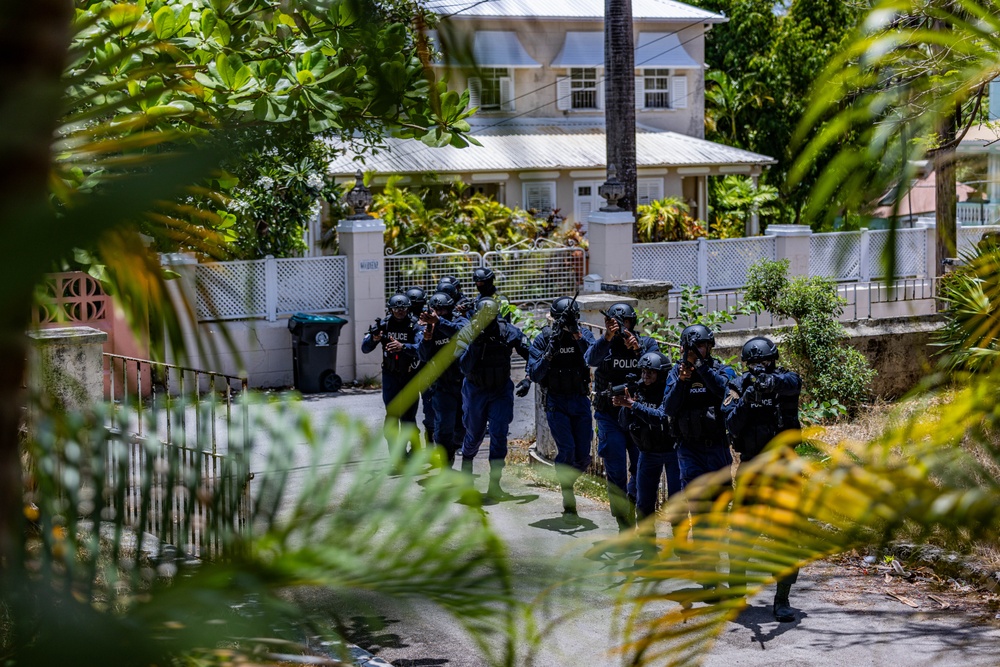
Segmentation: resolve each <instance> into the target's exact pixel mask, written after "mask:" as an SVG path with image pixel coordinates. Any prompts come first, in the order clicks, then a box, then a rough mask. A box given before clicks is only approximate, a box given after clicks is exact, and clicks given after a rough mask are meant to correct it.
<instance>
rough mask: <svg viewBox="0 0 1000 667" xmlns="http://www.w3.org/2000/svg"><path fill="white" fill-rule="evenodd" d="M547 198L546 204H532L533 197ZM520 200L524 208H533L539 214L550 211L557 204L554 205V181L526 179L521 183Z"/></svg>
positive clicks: (554, 208)
mask: <svg viewBox="0 0 1000 667" xmlns="http://www.w3.org/2000/svg"><path fill="white" fill-rule="evenodd" d="M538 197H540V198H542V200H543V201H542V203H544V199H545V198H548V200H549V201H548V204H549V205H548V206H533V205H532V201H531V200H532V199H533V198H538ZM521 202H522V204H521V205H522V207H523V208H524V210H526V211H527V210H528V209H532V208H533V209H535V210H536V211H538V213H539V214H547V213H550V212H552V211H554V210H556V208H558V206H557V205H556V182H555V181H528V182H526V183H522V184H521Z"/></svg>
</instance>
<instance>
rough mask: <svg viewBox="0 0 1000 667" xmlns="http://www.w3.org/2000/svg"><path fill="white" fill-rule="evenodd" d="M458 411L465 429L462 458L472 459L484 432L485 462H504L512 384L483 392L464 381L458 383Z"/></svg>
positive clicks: (512, 398) (511, 403)
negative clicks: (487, 449)
mask: <svg viewBox="0 0 1000 667" xmlns="http://www.w3.org/2000/svg"><path fill="white" fill-rule="evenodd" d="M462 409H463V410H464V414H463V418H462V423H463V424H464V426H465V440H464V441H463V442H462V458H466V459H472V458H475V456H476V454H478V453H479V447H480V445H481V444H482V442H483V438H484V437H485V436H486V431H487V428H488V429H489V433H490V456H489V459H490V461H504V460H505V459H506V458H507V433H508V432H509V431H510V423H511V422H512V421H514V383H513V382H511V381H510V380H507V384H505V385H504V386H502V387H500V388H499V389H484V388H482V387H477V386H476V385H474V384H472V383H471V382H469V381H468V380H466V381H465V382H463V383H462Z"/></svg>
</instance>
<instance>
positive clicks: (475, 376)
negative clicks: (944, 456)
mask: <svg viewBox="0 0 1000 667" xmlns="http://www.w3.org/2000/svg"><path fill="white" fill-rule="evenodd" d="M494 280H495V276H494V274H493V271H492V270H491V269H489V268H479V269H476V270H475V272H474V273H473V281H474V282H475V284H476V289H477V291H478V293H479V295H478V298H476V299H471V298H467V297H465V295H464V294H463V293H462V289H461V283H460V281H459V280H458V279H456V278H454V277H451V276H447V277H445V278H443V279H442V280H441V281H440V282H439V283H438V285H437V289H436V291H435V292H434V293H433V294H432V295H431V297H430V298H429V299H426V294H425V292H424V291H423V290H422V289H421V288H419V287H414V288H410V289H409V290H407V291H406V292H405V293H401V294H396V295H394V296H393V297H391V298H390V299H389V303H388V310H389V313H390V316H389V317H388V318H387V319H386V320H380V321H379V322H377V323H376V326H374V327H372V329H371V331H370V332H369V334H368V335H367V336H365V339H364V342H363V343H362V351H364V352H366V353H367V352H371V351H372V350H374V349H375V347H376V346H378V345H379V344H380V343H381V345H382V350H383V363H382V369H383V382H382V397H383V401H384V402H385V404H386V406H387V407H388V406H389V405H390V403H392V401H393V399H394V398H395V397H396V395H397V394H399V392H400V391H401V390H402V388H403V387H405V386H406V384H407V383H408V382H409V381H410V380H411V379H412V378H413V377H414V376H415V374H416V373H417V372H418V371H419V369H420V368H421V366H422V365H424V364H428V363H439V364H442V365H443V366H444V369H443V371H441V372H440V374H439V375H438V377H437V379H436V380H435V382H434V383H433V385H431V386H430V387H429V388H428V389H427V390H426V391H425V392H424V393H423V394H422V400H423V402H424V427H425V433H426V442H427V443H436V444H438V445H440V446H441V447H443V448H444V450H445V452H446V453H447V457H448V461H449V464H451V463H453V462H454V460H455V458H456V457H457V454H458V453H459V452H461V457H462V461H461V468H462V470H463V471H468V472H471V470H472V461H473V459H474V458H475V456H476V454H477V453H478V451H479V448H480V443H481V442H482V440H483V438H484V436H485V435H486V433H487V431H488V432H489V438H490V448H489V461H490V480H489V488H488V491H487V498H488V499H493V500H497V499H500V498H502V497H504V496H505V495H506V494H505V493H504V491H503V489H502V488H501V486H500V479H501V475H502V472H503V467H504V461H505V459H506V456H507V434H508V430H509V427H510V423H511V421H512V420H513V404H514V394H515V391H516V393H517V395H518V396H525V395H526V394H527V393H528V389H529V387H530V382H531V381H534V382H535V383H537V384H538V385H539V386H540V387H541V388H542V389H543V392H544V393H543V400H544V407H545V415H546V421H547V422H548V426H549V429H550V431H551V433H552V437H553V440H554V441H555V443H556V448H557V456H556V459H555V463H556V471H557V477H558V481H559V484H560V488H561V491H562V499H563V516H564V518H565V519H566V520H567V521H573V520H575V519H576V517H577V506H576V497H575V494H574V490H573V488H574V484H575V482H576V480H577V478H579V476H580V475H581V474H583V472H584V471H586V470H587V468H588V467H589V466H590V463H591V442H592V440H593V428H594V423H595V422H596V425H597V441H598V447H597V453H598V455H599V456H600V457H601V458H602V460H603V462H604V469H605V474H606V477H607V485H608V496H609V500H610V505H611V512H612V515H613V516H614V517H615V519H616V521H617V523H618V527H619V530H620V531H623V532H624V531H632V530H635V529H636V527H637V526H640V527H641V530H642V531H643V533H644V534H645V535H646V536H655V523H654V519H653V518H652V517H653V515H654V514H655V509H656V499H657V493H658V488H659V484H660V478H661V475H662V474H663V473H664V472H665V474H666V480H667V493H668V496H669V495H674V494H675V493H677V492H679V491H681V490H682V489H683V488H684V487H685V486H686V485H687V484H689V483H690V482H691V481H693V480H694V479H696V478H697V477H699V476H701V475H703V474H706V473H710V472H714V471H717V470H721V469H725V468H728V467H730V466H731V465H732V462H733V459H732V454H731V449H730V446H732V449H734V450H735V451H737V452H739V453H740V455H741V460H742V461H747V460H749V459H750V458H752V457H754V456H756V455H757V454H758V453H759V452H760V451H761V450H762V449H763V448H764V446H765V445H766V444H767V443H768V442H770V440H771V439H772V438H773V437H774V436H775V435H777V434H778V433H780V432H781V431H783V430H785V429H791V428H798V427H799V424H798V396H799V393H800V391H801V380H800V378H799V376H798V375H797V374H796V373H794V372H792V371H788V370H785V369H782V368H780V367H778V366H777V360H778V349H777V347H776V346H775V345H774V343H773V342H772V341H770V340H769V339H767V338H762V337H757V338H753V339H751V340H749V341H747V343H746V344H745V345H744V346H743V350H742V355H741V356H742V361H743V363H744V364H745V365H746V368H747V370H746V371H745V372H744V373H743V374H742V375H737V374H736V372H735V371H734V369H733V368H732V367H730V366H728V365H726V364H724V363H723V362H722V361H720V360H719V359H717V358H715V357H714V356H712V351H713V348H714V347H715V336H714V335H713V333H712V331H711V330H709V329H708V328H707V327H705V326H703V325H700V324H696V325H692V326H689V327H686V328H685V329H684V330H683V331H682V332H681V336H680V355H679V359H678V360H677V361H676V363H672V362H671V360H670V358H669V357H668V356H667V355H665V354H663V353H662V352H661V351H660V348H659V345H658V344H657V342H656V341H655V340H653V339H652V338H650V337H648V336H643V335H640V333H638V332H637V331H636V325H637V322H638V316H637V314H636V312H635V309H634V308H632V306H630V305H629V304H626V303H617V304H614V305H612V306H611V307H610V308H609V309H608V310H607V311H606V312H605V313H604V315H605V320H604V323H605V327H604V333H603V334H602V335H600V336H598V337H595V336H594V334H593V333H591V331H590V330H589V329H587V328H586V327H581V326H580V322H579V319H580V308H579V305H578V304H577V302H576V298H575V297H572V298H571V297H562V298H559V299H556V300H555V301H554V302H553V303H552V306H551V308H550V310H549V316H550V322H549V323H548V324H547V325H546V326H545V327H544V328H543V329H542V330H541V331H540V332H539V333H538V335H537V336H536V337H535V338H534V340H533V341H531V343H530V345H529V343H528V340H527V338H526V337H525V335H524V333H523V332H522V331H521V330H520V329H518V328H517V327H516V326H515V325H514V324H512V323H511V322H509V321H508V318H506V317H505V316H504V315H503V312H502V309H501V303H502V297H500V296H499V294H498V293H497V289H496V286H495V284H494ZM425 305H426V308H425ZM470 315H471V316H472V317H473V318H474V319H475V320H476V322H477V326H472V324H471V320H470V318H469V316H470ZM451 344H453V347H452V348H451V349H452V353H451V354H448V353H446V354H444V355H441V356H440V357H436V355H437V353H438V352H439V351H440V350H441V349H444V348H446V346H448V345H451ZM515 352H516V353H517V354H519V355H521V356H522V357H524V358H525V359H526V360H527V371H528V374H527V377H526V378H525V379H524V380H522V381H521V382H520V383H518V385H517V387H516V390H515V386H514V384H513V381H512V380H511V378H510V374H511V356H512V354H513V353H515ZM591 368H593V369H594V371H593V392H591ZM439 370H441V369H439ZM591 397H593V399H592V398H591ZM416 411H417V407H416V404H415V402H414V403H412V404H411V405H409V406H406V407H405V409H400V410H395V411H393V410H387V418H386V426H387V437H390V438H391V437H392V433H393V432H395V430H396V429H398V428H399V422H410V423H413V422H415V420H416ZM592 416H593V419H591V417H592ZM419 446H420V443H419V442H416V441H414V442H411V448H415V447H419ZM643 519H647V520H646V521H643ZM647 544H649V545H651V544H652V542H651V541H649V542H647ZM794 580H795V579H794V576H793V577H790V578H788V579H786V580H784V581H782V582H779V584H778V592H777V595H776V597H775V602H774V615H775V618H776V619H777V620H779V621H783V622H787V621H792V620H794V613H793V610H792V609H791V607H790V605H789V601H788V594H789V591H790V588H791V584H792V583H793V582H794Z"/></svg>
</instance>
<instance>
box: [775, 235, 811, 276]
mask: <svg viewBox="0 0 1000 667" xmlns="http://www.w3.org/2000/svg"><path fill="white" fill-rule="evenodd" d="M764 236H774V237H775V245H776V248H775V259H777V260H779V261H780V260H782V259H787V260H788V275H790V276H806V277H808V276H809V252H810V246H811V244H812V230H811V229H810V228H809V227H808V226H806V225H768V227H767V229H766V230H765V231H764Z"/></svg>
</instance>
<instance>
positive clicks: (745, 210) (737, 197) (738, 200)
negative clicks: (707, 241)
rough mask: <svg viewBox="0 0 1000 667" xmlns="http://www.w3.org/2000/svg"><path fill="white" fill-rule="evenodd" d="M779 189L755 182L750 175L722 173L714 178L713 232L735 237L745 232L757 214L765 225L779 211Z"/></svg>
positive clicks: (724, 236)
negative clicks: (777, 203)
mask: <svg viewBox="0 0 1000 667" xmlns="http://www.w3.org/2000/svg"><path fill="white" fill-rule="evenodd" d="M777 201H778V188H776V187H774V186H772V185H766V184H758V185H756V186H755V185H754V183H753V181H752V180H751V179H750V178H749V177H745V176H734V175H732V174H730V175H729V176H723V177H722V178H716V179H713V180H712V214H713V231H716V230H718V234H719V236H718V238H734V237H740V236H743V234H744V229H745V227H746V224H747V223H748V222H749V221H750V217H751V216H752V215H754V214H756V215H758V216H760V217H761V218H762V219H763V220H762V221H763V222H764V223H765V224H766V222H767V220H768V218H770V216H772V215H774V214H775V213H776V212H777V210H776V207H775V203H776V202H777Z"/></svg>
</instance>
